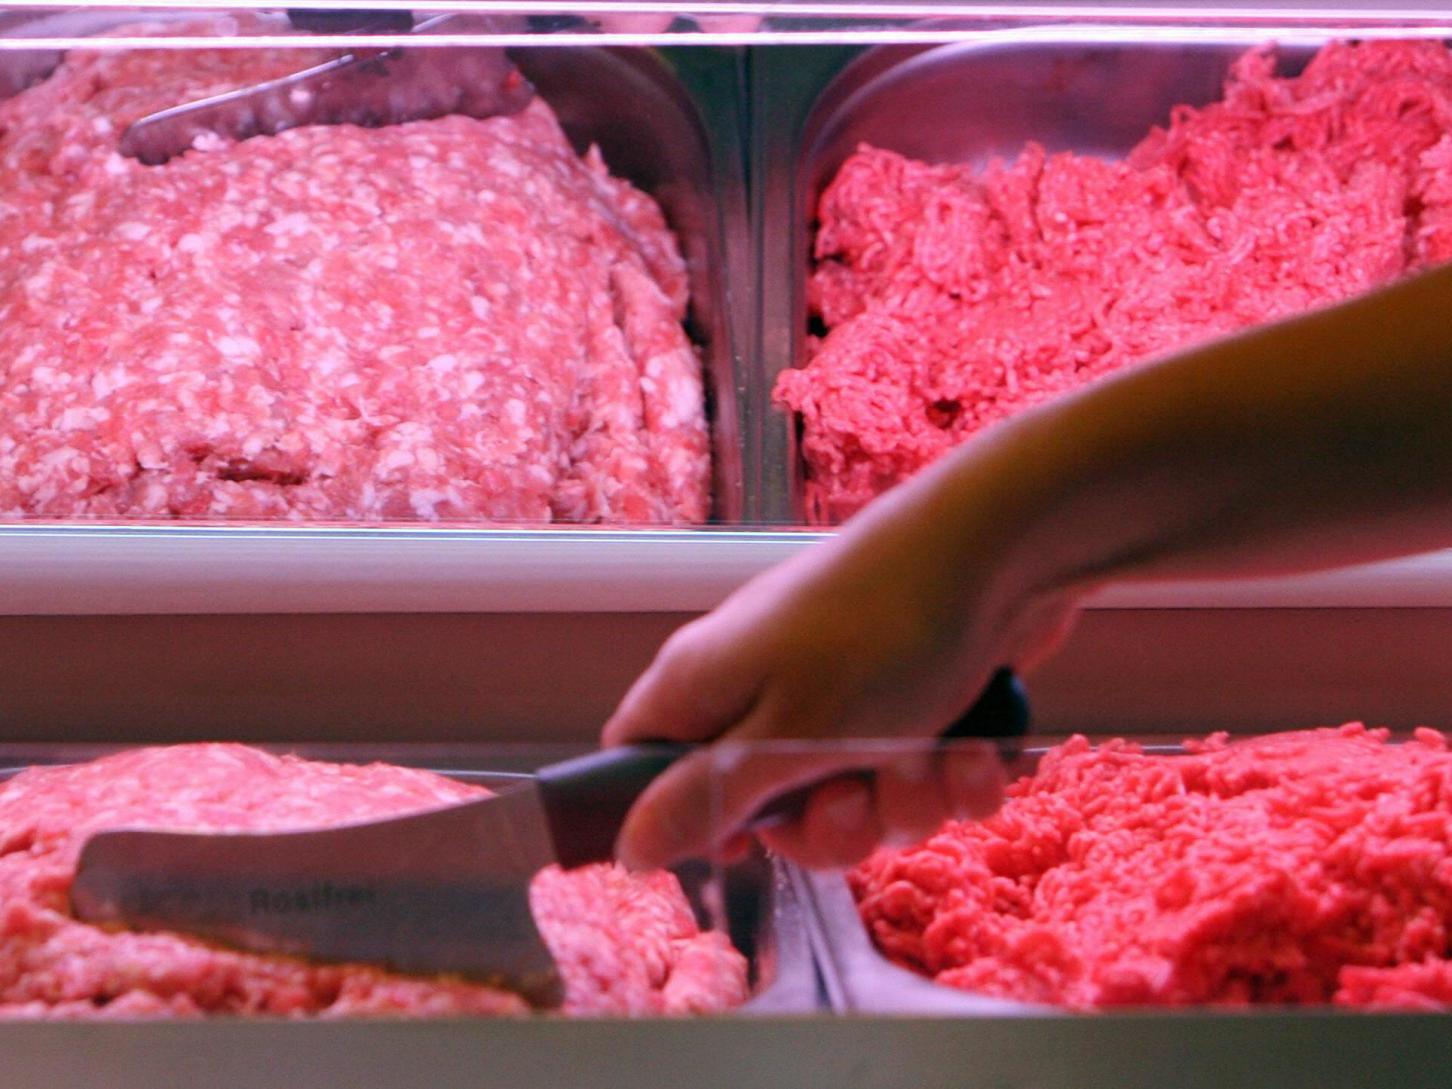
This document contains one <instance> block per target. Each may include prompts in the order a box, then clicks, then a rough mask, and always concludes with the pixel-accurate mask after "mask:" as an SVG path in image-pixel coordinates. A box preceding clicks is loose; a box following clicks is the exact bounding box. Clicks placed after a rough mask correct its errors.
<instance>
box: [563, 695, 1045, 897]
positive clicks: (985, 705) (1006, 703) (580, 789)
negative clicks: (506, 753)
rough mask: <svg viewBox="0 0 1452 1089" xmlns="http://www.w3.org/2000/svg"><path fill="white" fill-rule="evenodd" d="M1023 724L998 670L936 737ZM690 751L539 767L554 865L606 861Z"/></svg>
mask: <svg viewBox="0 0 1452 1089" xmlns="http://www.w3.org/2000/svg"><path fill="white" fill-rule="evenodd" d="M1028 726H1029V708H1028V699H1027V697H1026V696H1025V695H1024V691H1023V686H1022V685H1021V684H1020V683H1019V680H1018V678H1017V677H1016V676H1015V675H1014V673H1013V671H1012V670H1011V669H1007V668H1005V669H1000V670H999V671H998V672H997V673H995V674H994V675H993V677H992V679H991V680H990V681H989V682H988V686H987V687H986V688H984V690H983V693H982V694H981V695H980V696H979V697H978V700H977V702H975V703H974V704H973V706H972V707H970V708H969V709H968V710H967V711H966V712H965V713H964V714H963V715H962V716H960V717H959V718H958V719H957V720H956V721H954V723H953V724H952V725H951V726H949V727H948V728H947V729H946V730H944V731H943V734H942V736H943V738H944V739H945V740H951V739H954V738H967V737H984V738H1017V737H1022V736H1023V735H1024V734H1025V733H1026V732H1027V731H1028ZM696 748H697V746H695V745H686V744H680V743H677V742H653V743H649V744H641V745H622V746H620V747H618V748H614V749H604V750H602V751H600V752H593V753H589V754H587V755H585V756H581V757H578V758H577V759H574V760H567V761H564V762H563V763H559V764H552V765H550V766H549V767H546V768H542V769H541V770H540V772H539V775H538V784H539V793H540V800H541V802H542V803H543V805H544V811H545V815H546V817H547V818H548V820H549V824H550V836H551V838H552V839H553V841H554V845H555V851H556V855H557V857H558V859H559V863H560V865H561V866H563V867H564V868H565V869H567V870H568V869H574V868H575V867H577V866H584V865H586V864H588V863H591V862H606V861H609V860H610V859H611V858H613V857H614V855H615V840H616V838H617V837H618V836H619V835H620V829H621V827H622V826H623V825H624V823H625V817H626V814H627V813H629V812H630V807H631V806H632V805H634V804H635V800H636V799H637V798H639V797H640V795H641V792H642V791H644V790H645V788H646V787H648V786H649V785H650V784H651V783H652V782H653V781H654V780H655V778H656V777H657V776H658V775H660V774H661V772H663V771H665V770H666V768H668V767H670V766H671V765H672V764H674V763H675V762H676V761H677V760H679V759H680V758H681V757H682V756H685V755H686V754H687V753H688V752H692V751H694V750H695V749H696ZM849 774H859V775H862V776H870V774H871V773H870V772H861V773H849ZM820 785H821V784H820V783H818V784H814V785H813V786H808V787H802V788H799V789H797V790H793V791H791V792H790V793H787V794H783V795H782V796H780V797H779V798H777V799H775V800H774V801H772V802H770V803H769V804H768V805H766V806H765V807H764V808H763V809H762V810H761V811H760V812H759V813H758V814H757V815H756V817H755V818H754V819H753V820H752V821H751V822H750V825H751V827H764V826H766V825H771V824H777V823H780V822H782V821H784V820H788V819H790V818H792V817H794V816H796V815H797V814H799V813H800V812H801V809H802V806H803V805H804V804H805V803H806V801H807V798H808V797H809V796H810V795H811V793H812V791H813V790H815V789H816V787H817V786H820Z"/></svg>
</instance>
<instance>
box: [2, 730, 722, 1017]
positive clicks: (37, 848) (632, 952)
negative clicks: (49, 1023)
mask: <svg viewBox="0 0 1452 1089" xmlns="http://www.w3.org/2000/svg"><path fill="white" fill-rule="evenodd" d="M484 793H487V792H486V791H484V790H483V789H482V788H481V787H478V786H470V785H466V784H464V783H460V782H457V781H454V780H450V779H445V778H442V777H441V776H438V775H434V774H432V773H430V772H426V771H418V770H414V769H410V768H400V767H393V766H390V765H387V764H370V765H367V766H352V765H343V764H328V763H321V762H318V761H311V760H301V759H298V758H296V757H290V756H274V755H271V754H268V753H265V752H262V751H260V750H258V749H253V748H248V747H246V746H243V745H222V744H199V745H176V746H167V747H159V748H149V749H136V750H132V751H130V752H125V753H121V754H118V755H116V756H110V757H106V758H103V759H101V760H96V761H93V762H91V763H87V764H78V765H74V766H70V767H58V768H32V769H30V770H27V771H24V772H21V773H20V774H19V775H16V776H15V777H14V778H12V779H10V780H9V781H8V782H5V783H0V1017H138V1016H139V1017H178V1016H197V1015H200V1014H211V1013H224V1014H272V1015H288V1016H298V1017H304V1016H319V1017H344V1016H369V1015H407V1016H448V1015H459V1014H518V1013H524V1012H527V1010H528V1006H527V1005H526V1004H525V1002H524V1001H523V999H521V998H519V997H518V996H517V995H514V994H511V993H509V992H507V991H503V990H500V989H498V988H495V987H489V986H484V985H482V984H475V983H468V982H463V981H460V980H457V979H452V980H451V979H427V978H422V977H416V976H403V975H397V974H394V973H390V972H386V971H383V970H381V969H378V968H374V967H368V966H362V965H320V964H310V963H308V962H306V961H302V960H298V959H296V958H292V957H283V956H262V955H258V954H254V953H244V952H238V951H234V950H231V949H226V948H222V947H219V946H216V945H211V944H208V943H207V942H204V941H201V940H199V939H194V938H189V937H183V936H181V935H177V934H167V933H135V932H130V931H120V932H113V931H108V930H103V929H99V928H97V927H94V926H90V925H88V924H85V923H81V922H78V921H77V920H76V919H74V918H73V917H72V916H71V914H70V912H69V909H68V904H69V890H70V882H71V878H72V875H73V874H74V872H75V864H76V857H77V854H78V853H79V851H80V847H81V844H82V843H83V842H84V840H85V839H86V837H87V836H88V835H89V834H90V833H91V832H93V831H97V830H100V829H105V828H115V827H119V826H126V827H148V828H156V829H177V830H186V831H280V830H284V829H303V828H319V827H326V826H328V825H329V824H339V823H349V822H353V821H359V820H368V819H371V818H375V817H384V816H392V815H396V814H402V813H408V812H415V811H419V810H424V809H430V808H435V807H437V806H440V805H446V804H448V803H450V802H455V801H462V800H464V799H466V798H473V797H478V796H479V795H481V794H484ZM530 902H531V905H532V906H533V908H534V913H535V918H536V920H537V922H538V924H539V928H540V932H541V933H542V934H543V936H544V939H545V942H546V944H547V945H549V946H550V948H551V950H552V951H553V953H554V955H555V959H556V961H557V962H558V963H559V967H560V974H561V976H562V977H563V979H564V981H565V988H566V1000H565V1005H564V1011H565V1012H566V1013H571V1014H594V1013H604V1014H660V1013H668V1014H669V1013H704V1012H712V1011H719V1010H724V1009H728V1008H730V1007H732V1006H735V1005H737V1004H739V1003H740V1002H742V1001H743V1000H744V999H745V997H746V964H745V961H744V959H743V958H742V957H741V955H740V954H739V953H738V952H737V951H736V950H735V949H733V948H732V947H731V946H730V944H729V943H728V942H727V941H726V939H725V938H724V937H723V936H722V935H720V934H718V933H715V932H713V931H705V932H703V931H701V930H700V929H699V928H698V927H697V925H696V920H695V917H694V916H693V914H692V912H691V908H690V905H689V904H688V903H687V902H686V898H685V896H684V894H683V893H682V892H681V888H680V885H679V884H678V883H677V882H676V879H675V877H674V876H672V875H671V874H669V873H664V872H655V873H642V874H631V873H627V872H626V871H624V870H623V869H621V868H620V867H618V866H615V865H613V864H610V865H595V866H588V867H584V868H582V869H580V870H575V871H572V872H569V873H565V872H562V871H560V870H559V869H557V868H554V867H551V868H550V869H547V870H544V871H543V872H541V873H540V874H539V876H538V877H536V878H535V880H534V883H533V885H532V886H531V889H530Z"/></svg>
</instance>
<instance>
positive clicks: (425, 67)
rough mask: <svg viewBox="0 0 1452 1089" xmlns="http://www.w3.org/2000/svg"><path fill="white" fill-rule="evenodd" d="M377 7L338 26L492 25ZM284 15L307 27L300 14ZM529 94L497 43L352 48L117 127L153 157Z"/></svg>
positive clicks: (465, 28) (496, 106)
mask: <svg viewBox="0 0 1452 1089" xmlns="http://www.w3.org/2000/svg"><path fill="white" fill-rule="evenodd" d="M320 14H325V13H320ZM376 14H377V15H379V16H386V17H387V18H386V19H384V20H383V21H381V22H379V21H375V22H372V23H366V24H355V25H352V26H348V27H346V29H348V30H357V31H362V32H365V33H366V32H377V31H380V30H398V29H409V32H410V33H411V34H413V35H428V34H446V33H450V34H457V33H467V32H474V33H477V32H481V31H489V30H498V29H499V28H498V27H497V26H495V25H493V23H492V22H487V21H486V23H485V25H483V26H481V23H480V17H479V16H468V15H460V14H455V15H440V16H437V17H435V18H432V19H428V20H425V21H424V22H421V23H419V24H418V25H417V26H412V25H411V24H412V17H411V16H410V15H409V14H408V13H407V12H381V13H376ZM292 19H293V23H294V25H296V26H300V27H302V28H304V29H307V28H308V24H307V22H306V21H304V20H303V18H302V17H301V16H297V15H294V16H292ZM400 21H402V23H401V22H400ZM410 27H411V29H410ZM314 29H322V28H321V27H318V28H314ZM299 44H306V39H299ZM533 98H534V88H533V87H532V86H531V85H530V83H529V81H528V80H527V79H525V78H524V76H523V75H522V74H521V73H520V71H519V69H518V68H516V67H515V66H514V64H513V62H512V61H510V59H509V58H508V57H507V56H506V55H505V53H504V50H503V49H502V48H497V47H491V46H421V47H419V48H393V49H365V48H359V49H355V50H354V51H352V52H350V53H345V54H343V55H342V56H340V57H336V58H334V59H333V60H330V61H327V62H325V63H323V64H318V65H314V66H313V67H311V68H307V69H304V70H303V71H301V72H296V73H294V74H292V75H290V76H283V77H282V78H280V79H274V80H269V81H267V82H266V83H258V84H254V85H253V86H251V87H241V88H238V89H237V90H235V91H228V92H227V93H225V94H220V95H214V96H213V97H211V98H204V99H199V100H198V101H196V102H188V103H184V104H183V105H180V106H174V107H172V108H171V109H166V110H161V111H159V112H158V113H153V114H149V115H148V116H146V117H143V118H141V119H140V120H138V121H136V122H134V123H133V124H132V125H131V126H130V127H129V128H128V129H127V130H126V131H125V132H124V133H122V135H121V143H120V151H121V154H122V155H127V156H130V157H131V158H134V159H139V160H140V161H141V162H143V163H146V164H147V165H152V166H154V165H156V164H159V163H164V162H166V160H168V159H170V158H172V157H173V156H174V155H180V154H181V153H182V152H184V151H186V150H188V149H189V148H191V147H193V146H195V144H196V142H197V140H198V138H203V139H205V137H206V136H208V135H209V134H215V135H217V136H221V137H225V138H228V139H231V140H246V139H249V138H251V137H253V136H271V135H275V134H276V133H279V132H282V131H283V130H284V129H290V128H295V127H297V126H299V125H343V124H351V125H364V126H367V127H370V128H375V127H378V126H380V125H396V124H401V123H403V122H405V121H424V120H428V119H431V118H435V117H443V116H445V115H447V114H456V113H457V114H464V115H465V116H468V117H476V118H481V119H482V118H488V117H498V116H501V115H509V114H515V113H518V112H519V111H520V110H522V109H524V108H525V107H526V106H528V105H529V103H530V101H531V100H532V99H533Z"/></svg>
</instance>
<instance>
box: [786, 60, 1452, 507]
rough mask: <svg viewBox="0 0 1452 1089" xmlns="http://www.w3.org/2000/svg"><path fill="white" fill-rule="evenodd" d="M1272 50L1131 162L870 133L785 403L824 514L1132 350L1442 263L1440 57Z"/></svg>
mask: <svg viewBox="0 0 1452 1089" xmlns="http://www.w3.org/2000/svg"><path fill="white" fill-rule="evenodd" d="M1273 64H1274V62H1273V57H1272V55H1271V54H1270V53H1269V52H1254V53H1251V54H1249V55H1247V56H1246V57H1244V58H1243V59H1242V60H1241V61H1240V62H1239V63H1238V64H1237V65H1236V66H1235V69H1234V71H1233V73H1232V76H1231V78H1230V80H1229V82H1228V84H1227V85H1226V88H1225V96H1224V100H1223V101H1221V102H1218V103H1215V104H1213V105H1209V106H1206V107H1204V108H1203V109H1193V108H1191V107H1188V106H1179V107H1176V108H1175V109H1174V110H1173V111H1172V112H1171V115H1170V123H1169V127H1168V128H1167V129H1156V130H1154V131H1153V132H1151V133H1150V134H1149V135H1148V136H1147V137H1146V138H1145V139H1144V140H1143V141H1142V142H1141V143H1140V145H1139V146H1138V147H1137V148H1135V149H1134V151H1132V152H1131V153H1130V155H1129V156H1128V158H1127V159H1126V160H1125V161H1123V162H1105V161H1102V160H1099V159H1095V158H1091V157H1089V156H1087V155H1079V154H1072V153H1064V154H1055V155H1049V154H1047V153H1046V152H1045V151H1044V149H1043V148H1042V147H1040V146H1038V145H1037V144H1030V145H1029V146H1028V147H1027V148H1026V149H1025V150H1024V151H1023V153H1022V154H1021V155H1020V156H1019V157H1018V158H1017V159H1015V160H1014V161H1012V162H1008V163H1005V162H994V163H992V164H990V165H988V166H987V167H985V168H983V169H978V168H975V167H972V166H960V165H943V166H933V165H928V164H925V163H920V162H915V161H912V160H910V159H905V158H904V157H902V156H901V155H897V154H894V153H893V152H891V151H885V150H882V149H879V148H873V147H867V146H864V147H862V148H860V149H859V150H858V151H857V153H856V154H855V155H853V156H852V157H851V158H850V159H848V161H847V162H846V163H845V164H844V165H843V166H842V168H841V170H840V171H839V173H838V174H837V175H836V177H835V179H834V180H833V181H832V183H831V184H830V185H829V186H828V187H827V190H826V192H825V193H824V194H823V195H822V199H821V205H820V209H819V218H820V223H821V226H820V230H819V232H818V234H817V241H816V256H817V259H818V261H819V264H818V266H817V269H816V272H815V274H814V275H813V277H812V279H811V283H810V291H809V296H810V302H811V306H812V308H813V310H814V312H815V313H816V314H817V315H819V316H820V318H821V320H822V322H823V324H824V325H825V326H826V328H827V330H828V332H827V334H826V336H825V337H824V338H823V339H822V340H821V342H820V343H819V344H817V345H816V346H815V348H814V351H813V353H812V356H811V358H810V360H809V361H808V362H807V363H806V365H805V366H803V367H802V368H800V369H793V370H788V371H786V372H784V373H783V374H782V375H781V376H780V378H779V380H778V383H777V387H776V392H775V396H776V400H777V401H778V403H779V404H781V405H783V406H785V407H787V408H790V409H792V410H793V411H795V412H797V413H799V414H800V419H801V423H802V429H803V430H802V451H803V454H804V457H805V459H806V464H807V469H808V482H807V509H808V515H809V517H810V518H811V519H812V520H814V521H836V520H839V519H841V518H844V517H846V516H847V515H849V514H851V513H852V512H853V511H855V510H857V509H858V508H859V507H861V506H862V505H863V504H864V503H866V502H867V501H868V500H869V499H871V498H872V497H873V496H874V495H877V494H878V493H879V492H882V491H883V490H885V489H886V488H889V487H891V486H892V485H893V484H896V483H898V482H899V481H901V480H903V479H904V478H906V477H908V476H909V475H911V474H912V473H914V472H915V471H916V470H918V469H919V468H921V467H922V466H924V465H926V464H927V463H929V462H931V461H932V460H934V459H935V458H937V457H938V456H939V455H941V454H943V453H944V452H945V451H947V450H948V449H950V448H951V447H953V446H954V445H956V444H957V443H959V442H961V441H963V440H964V439H966V438H968V437H969V436H970V435H972V434H973V433H974V432H976V431H978V430H979V429H980V428H982V427H984V426H986V425H988V424H991V423H993V422H994V421H997V420H1000V419H1003V418H1004V417H1007V416H1010V415H1012V414H1014V413H1016V412H1019V411H1021V410H1023V409H1026V408H1029V407H1032V406H1033V405H1036V404H1039V403H1041V402H1043V401H1045V400H1047V399H1049V398H1052V397H1054V396H1056V395H1058V394H1061V393H1064V392H1066V391H1069V390H1073V389H1077V388H1079V387H1080V386H1083V385H1084V384H1085V383H1087V382H1090V381H1093V380H1095V379H1097V378H1100V377H1103V376H1105V375H1108V374H1112V373H1113V372H1115V371H1117V370H1119V369H1120V368H1122V367H1125V366H1127V365H1130V364H1132V363H1136V362H1139V361H1142V360H1145V359H1147V358H1148V357H1150V356H1154V355H1156V354H1158V353H1163V352H1165V351H1168V350H1171V349H1174V348H1177V347H1181V346H1184V345H1188V344H1191V343H1193V342H1196V341H1200V340H1205V339H1208V338H1211V337H1215V336H1218V335H1222V334H1226V333H1229V332H1232V331H1234V330H1238V329H1241V328H1244V327H1246V326H1249V325H1253V324H1256V323H1259V322H1266V321H1271V320H1274V319H1277V318H1283V317H1286V316H1289V315H1292V314H1296V313H1298V312H1301V311H1304V310H1307V309H1309V308H1311V307H1315V306H1318V305H1322V304H1327V303H1330V302H1333V301H1337V300H1341V299H1345V298H1347V297H1350V296H1352V295H1354V294H1356V293H1358V292H1361V291H1364V290H1366V289H1368V288H1371V287H1373V286H1375V285H1378V284H1382V283H1385V282H1387V281H1388V280H1391V279H1393V278H1394V277H1397V276H1399V275H1401V274H1404V273H1406V272H1409V271H1413V270H1416V269H1420V268H1423V267H1426V266H1428V265H1430V264H1433V263H1436V262H1440V261H1443V260H1445V259H1446V258H1448V257H1449V256H1452V52H1449V51H1448V49H1447V48H1446V47H1444V46H1443V45H1441V44H1439V43H1434V42H1420V43H1418V42H1367V43H1362V44H1356V45H1352V44H1332V45H1328V46H1326V47H1325V48H1324V49H1322V50H1321V52H1320V53H1319V54H1318V55H1317V56H1316V57H1315V59H1314V60H1312V62H1311V64H1310V66H1309V67H1308V68H1307V69H1306V71H1305V72H1304V73H1303V74H1302V75H1300V76H1298V77H1295V78H1288V79H1278V78H1276V77H1275V76H1274V75H1273V74H1272V73H1273Z"/></svg>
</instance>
